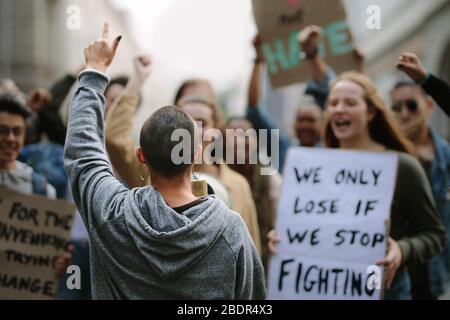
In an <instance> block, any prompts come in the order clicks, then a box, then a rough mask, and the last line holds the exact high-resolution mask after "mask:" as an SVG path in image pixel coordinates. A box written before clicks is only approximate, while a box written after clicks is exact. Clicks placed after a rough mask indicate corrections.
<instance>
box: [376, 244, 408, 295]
mask: <svg viewBox="0 0 450 320" xmlns="http://www.w3.org/2000/svg"><path fill="white" fill-rule="evenodd" d="M402 260H403V255H402V250H401V249H400V246H399V245H398V243H397V242H396V241H395V240H394V239H392V238H389V239H388V245H387V254H386V257H385V258H384V259H383V260H381V261H378V262H377V265H379V266H382V267H384V280H385V283H386V288H387V289H389V288H390V287H391V285H392V281H393V280H394V277H395V274H396V272H397V269H398V268H399V267H400V265H401V263H402Z"/></svg>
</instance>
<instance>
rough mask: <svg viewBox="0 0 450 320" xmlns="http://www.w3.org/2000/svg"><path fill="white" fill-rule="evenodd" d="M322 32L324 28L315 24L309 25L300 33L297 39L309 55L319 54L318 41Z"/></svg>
mask: <svg viewBox="0 0 450 320" xmlns="http://www.w3.org/2000/svg"><path fill="white" fill-rule="evenodd" d="M321 33H322V28H321V27H319V26H315V25H311V26H307V27H305V28H304V29H303V30H302V31H301V32H300V33H299V35H298V38H297V39H298V42H299V44H300V48H301V49H302V51H303V52H304V53H305V54H306V55H307V56H313V55H315V54H317V50H318V49H317V43H318V41H319V37H320V34H321Z"/></svg>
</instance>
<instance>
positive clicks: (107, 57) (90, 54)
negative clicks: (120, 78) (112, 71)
mask: <svg viewBox="0 0 450 320" xmlns="http://www.w3.org/2000/svg"><path fill="white" fill-rule="evenodd" d="M121 39H122V36H118V37H117V38H115V39H114V41H113V42H112V44H110V43H109V24H108V23H107V22H105V25H104V27H103V34H102V38H101V39H99V40H97V41H95V42H93V43H91V44H90V45H89V46H88V47H87V48H86V49H84V55H85V57H86V68H87V69H94V70H98V71H101V72H106V70H107V69H108V67H109V66H110V65H111V63H112V61H113V59H114V56H115V55H116V51H117V48H118V47H119V43H120V40H121Z"/></svg>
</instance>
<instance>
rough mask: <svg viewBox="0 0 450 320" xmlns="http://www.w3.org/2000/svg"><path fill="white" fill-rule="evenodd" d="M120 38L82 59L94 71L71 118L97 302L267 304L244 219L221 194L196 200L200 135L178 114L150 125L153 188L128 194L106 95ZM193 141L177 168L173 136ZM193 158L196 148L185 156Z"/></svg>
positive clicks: (72, 170)
mask: <svg viewBox="0 0 450 320" xmlns="http://www.w3.org/2000/svg"><path fill="white" fill-rule="evenodd" d="M120 41H121V37H117V38H115V39H114V40H113V41H112V43H110V41H109V26H108V24H107V23H105V26H104V30H103V36H102V38H101V39H100V40H97V41H95V42H93V43H92V44H91V45H89V46H88V47H87V48H86V49H85V51H84V53H85V57H86V67H87V68H86V70H85V71H83V72H82V73H81V74H80V75H79V86H78V89H77V91H76V93H75V96H74V98H73V100H72V103H71V107H70V115H69V124H68V134H67V143H66V148H65V165H66V170H67V173H68V175H69V180H70V183H71V186H72V191H73V195H74V199H75V203H76V204H77V207H78V209H79V211H80V212H81V214H82V216H83V219H84V222H85V224H86V226H87V228H88V232H89V235H90V239H91V248H92V251H91V265H92V288H93V292H92V293H93V298H94V299H264V298H265V286H264V275H263V268H262V265H261V260H260V258H259V256H258V254H257V251H256V249H255V247H254V244H253V242H252V240H251V238H250V235H249V233H248V230H247V228H246V226H245V224H244V222H243V221H242V219H241V218H240V216H239V215H238V214H237V213H235V212H233V211H231V210H229V209H228V208H226V206H225V205H224V204H223V202H221V201H219V200H217V199H215V197H211V196H207V197H200V198H199V197H196V196H194V195H193V194H192V188H191V176H192V169H193V163H194V161H195V159H197V158H198V157H199V156H200V155H201V153H202V148H201V146H200V145H195V144H194V143H192V141H195V140H196V139H193V137H194V136H195V135H196V134H198V128H197V126H196V124H195V122H194V121H193V119H192V118H190V117H189V116H188V115H187V114H186V113H184V112H183V111H182V110H180V109H179V108H176V107H164V108H161V109H159V110H158V111H156V112H155V113H154V114H153V115H152V116H151V117H150V118H149V119H147V121H146V122H145V123H144V125H143V127H142V130H141V136H140V148H138V149H137V150H136V156H137V158H138V159H139V161H140V162H141V163H144V164H145V165H146V166H147V168H148V171H149V173H150V178H151V183H152V185H151V186H146V187H144V188H135V189H133V190H129V189H128V188H126V187H125V186H124V185H123V184H122V183H121V182H119V181H118V180H117V179H116V177H115V176H114V173H113V170H112V168H111V164H110V162H109V160H108V157H107V155H106V151H105V145H104V120H103V115H104V105H105V97H104V96H103V92H104V90H105V88H106V86H107V84H108V77H107V76H106V74H105V73H106V71H107V69H108V67H109V66H110V65H111V63H112V61H113V59H114V56H115V53H116V50H117V48H118V47H119V43H120ZM180 129H182V130H183V132H185V133H187V134H188V135H190V137H191V143H190V148H189V153H188V155H189V158H190V159H189V161H188V163H186V162H182V163H180V164H175V162H174V161H173V159H172V157H171V154H172V150H173V148H174V147H175V145H177V144H178V143H179V142H178V141H172V139H171V137H172V134H173V133H174V131H175V130H180ZM186 152H188V151H186Z"/></svg>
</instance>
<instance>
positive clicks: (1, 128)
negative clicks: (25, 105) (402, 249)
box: [0, 125, 25, 138]
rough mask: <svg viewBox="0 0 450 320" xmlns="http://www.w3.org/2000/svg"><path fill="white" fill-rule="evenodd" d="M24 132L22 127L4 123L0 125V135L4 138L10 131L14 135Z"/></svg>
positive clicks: (17, 135)
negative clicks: (9, 125)
mask: <svg viewBox="0 0 450 320" xmlns="http://www.w3.org/2000/svg"><path fill="white" fill-rule="evenodd" d="M24 132H25V129H24V128H22V127H12V128H11V127H8V126H5V125H0V137H2V138H4V137H7V136H9V135H10V134H11V133H12V134H13V135H14V136H15V137H20V136H21V135H22V134H23V133H24Z"/></svg>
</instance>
